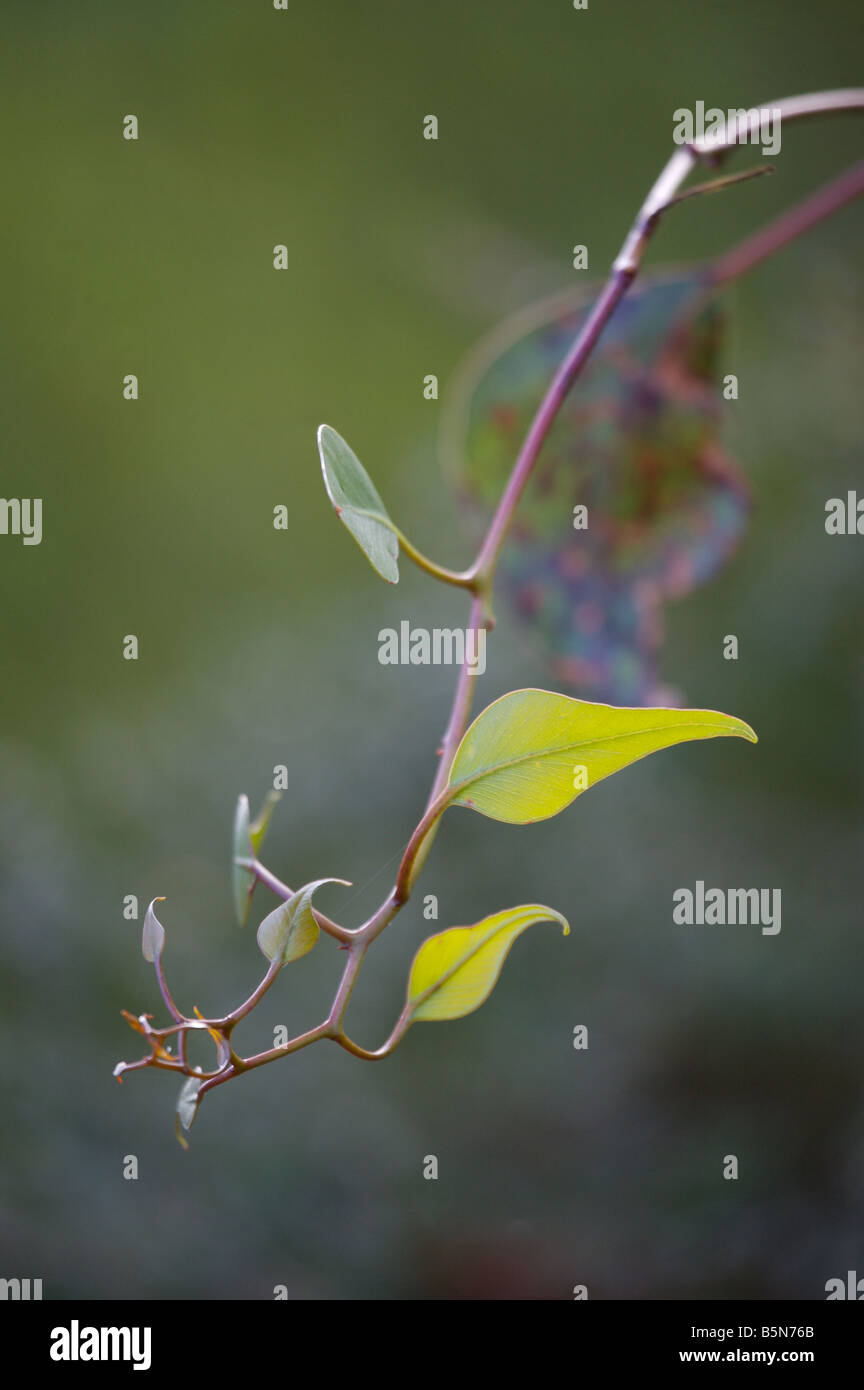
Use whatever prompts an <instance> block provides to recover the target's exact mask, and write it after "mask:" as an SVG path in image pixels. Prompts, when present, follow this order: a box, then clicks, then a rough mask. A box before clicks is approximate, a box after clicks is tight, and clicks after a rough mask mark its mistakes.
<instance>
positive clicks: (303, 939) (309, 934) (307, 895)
mask: <svg viewBox="0 0 864 1390" xmlns="http://www.w3.org/2000/svg"><path fill="white" fill-rule="evenodd" d="M322 883H343V884H345V886H346V887H348V888H350V886H351V885H350V884H349V883H348V881H347V879H344V878H316V879H315V880H314V882H312V883H307V884H306V885H305V887H303V888H299V889H298V890H297V892H296V893H294V894H293V895H292V897H290V898H288V899H286V901H285V902H284V903H280V904H279V906H278V907H277V908H275V909H274V910H273V912H271V913H269V915H268V916H267V917H265V918H264V920H263V922H262V923H261V925H260V926H259V928H258V945H259V946H260V948H261V952H262V954H263V955H265V956H266V957H267V959H268V960H270V961H276V960H278V961H280V963H281V964H282V965H287V964H288V963H289V961H292V960H299V959H300V957H301V956H305V955H306V952H307V951H311V950H312V947H313V946H314V945H315V942H316V941H317V940H318V936H319V928H318V923H317V922H316V921H315V914H314V913H313V911H312V895H313V893H314V892H315V890H316V888H320V887H321V884H322Z"/></svg>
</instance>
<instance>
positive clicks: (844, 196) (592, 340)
mask: <svg viewBox="0 0 864 1390" xmlns="http://www.w3.org/2000/svg"><path fill="white" fill-rule="evenodd" d="M769 109H770V110H771V111H772V114H773V113H776V114H778V115H779V117H780V121H781V124H782V123H786V122H789V121H792V120H798V119H803V118H805V117H810V116H817V115H826V114H830V113H834V112H839V111H858V110H864V89H848V90H843V91H836V92H819V93H813V94H810V95H807V96H799V97H791V98H786V99H784V100H782V101H779V102H773V103H771V105H770V108H769ZM764 110H765V108H763V107H754V108H752V109H751V110H749V111H747V112H745V113H744V115H743V119H742V120H741V121H737V122H736V121H733V122H731V123H730V124H729V125H727V127H726V129H725V131H724V132H723V133H722V134H716V135H712V136H710V137H705V138H703V139H701V140H698V141H694V142H693V143H692V144H691V145H685V146H682V147H681V148H679V149H677V150H676V151H675V153H674V154H673V155H672V156H671V158H670V159H669V160H668V161H667V163H666V165H665V166H664V168H663V169H662V170H661V173H660V175H659V177H658V178H657V179H656V180H655V182H654V184H653V186H652V188H651V190H650V192H649V194H648V196H647V198H646V199H645V201H644V202H643V204H642V206H641V208H640V209H639V212H638V214H637V216H636V218H635V220H634V222H633V224H632V226H631V228H630V230H629V232H628V234H627V236H626V238H625V240H624V243H623V245H622V247H621V250H620V252H619V254H618V256H617V257H616V259H615V261H614V262H613V265H612V269H611V271H610V274H609V277H608V279H607V281H606V283H605V285H604V286H603V289H602V290H601V292H600V295H599V297H598V299H597V301H596V303H595V304H594V307H593V309H592V310H591V312H590V314H589V315H588V317H587V319H586V320H585V322H584V324H583V326H582V328H581V330H580V332H579V334H578V335H577V337H576V339H575V341H574V342H573V344H572V345H571V347H570V348H569V350H568V352H567V354H566V356H565V357H564V359H563V361H562V362H561V364H560V365H559V367H558V368H557V370H556V372H555V374H554V376H553V378H552V381H551V382H550V384H549V387H548V389H547V391H546V393H545V395H544V397H543V399H542V401H541V402H540V405H539V406H538V409H537V412H536V414H535V416H534V418H533V420H532V422H531V425H530V427H529V429H528V432H527V434H526V436H525V440H524V442H523V444H522V447H521V449H520V451H519V454H518V456H517V459H516V461H515V463H514V466H513V469H512V472H511V474H510V477H509V479H508V481H507V484H506V486H505V488H504V492H503V494H502V496H501V499H500V501H499V503H498V506H497V508H496V509H495V512H494V514H493V516H492V519H491V521H490V524H489V527H488V530H487V532H486V535H485V538H484V540H483V542H482V544H481V546H480V549H479V551H478V555H477V559H476V561H475V563H474V564H473V565H472V566H471V567H470V568H469V569H468V570H465V571H462V572H457V571H453V570H447V569H444V568H443V567H440V566H438V565H436V564H434V563H433V562H432V561H431V560H428V559H427V558H426V556H424V555H422V554H421V553H420V551H418V550H416V548H415V547H414V546H413V545H411V544H410V542H408V541H406V540H405V538H404V536H402V534H401V532H398V531H397V535H398V537H399V541H400V544H401V545H402V547H403V549H404V550H405V552H406V554H407V555H408V557H409V558H410V559H411V560H412V561H413V562H414V563H415V564H417V565H419V566H420V568H421V569H423V570H425V571H426V572H427V573H429V574H432V575H434V576H435V577H436V578H438V579H442V580H443V581H444V582H446V583H450V584H456V585H458V586H460V587H462V588H466V589H468V590H469V591H470V592H471V594H472V602H471V610H470V616H469V626H470V628H471V629H479V628H480V627H481V626H484V625H485V626H488V627H491V626H492V624H493V621H494V619H493V618H492V615H491V611H490V602H491V594H492V589H493V584H494V575H495V568H496V565H497V561H498V557H499V554H500V551H501V547H502V545H503V543H504V540H505V538H506V535H507V532H508V530H509V528H510V525H511V523H512V520H513V516H514V514H515V511H516V508H517V506H518V504H519V501H520V499H521V497H522V495H523V493H524V491H525V488H526V487H527V485H528V482H529V480H530V477H531V474H532V472H533V469H534V466H535V464H536V462H537V459H538V457H539V455H540V452H541V450H542V448H543V446H544V444H545V442H546V440H547V438H548V436H549V433H550V430H551V429H552V427H553V425H554V423H555V421H556V419H557V417H558V413H559V411H560V409H561V406H562V404H563V402H564V400H565V399H566V397H567V395H568V393H569V391H570V389H571V387H572V386H573V384H574V382H575V381H576V380H577V378H578V376H579V374H580V372H581V371H582V369H583V367H584V366H585V363H586V362H587V360H588V358H589V357H590V355H591V352H592V351H593V349H594V347H595V346H596V344H597V342H598V340H599V338H600V336H601V334H602V332H603V330H604V328H605V326H606V324H607V323H608V321H609V319H610V318H611V317H612V314H613V313H614V312H615V309H616V308H617V306H618V304H619V303H620V301H621V299H622V298H623V297H624V295H625V294H626V292H627V290H628V288H629V286H630V284H631V283H632V281H633V280H634V279H635V277H636V275H637V273H638V271H639V268H640V266H641V263H642V258H643V255H644V252H645V248H646V246H647V244H648V242H649V241H650V239H651V237H652V236H653V234H654V232H655V230H656V227H657V225H658V223H659V221H660V219H661V217H662V215H663V213H664V212H665V211H667V210H668V209H669V208H670V207H672V206H674V205H675V204H677V203H678V202H680V201H683V199H685V198H688V197H691V196H695V195H697V194H699V193H704V192H713V191H717V190H719V189H721V188H725V187H728V186H730V185H732V184H735V183H739V182H741V181H742V180H744V179H747V178H753V177H756V175H757V174H758V173H761V172H765V170H763V169H761V168H760V169H756V170H751V171H750V172H749V173H745V174H743V175H740V176H733V177H731V178H726V179H719V180H715V181H714V182H713V183H709V184H705V185H700V186H698V187H696V188H692V189H691V190H689V192H686V193H684V194H681V193H680V192H679V190H680V189H681V186H682V184H683V183H684V182H685V180H686V179H687V177H688V175H689V174H690V172H691V171H692V169H693V168H694V167H695V166H696V165H697V163H699V161H700V160H703V159H704V160H708V161H709V162H713V163H716V162H717V160H718V159H719V157H720V156H721V155H723V154H725V153H726V152H728V151H729V150H730V149H731V148H732V147H733V146H734V145H735V144H737V143H745V142H746V141H747V139H748V137H749V135H750V134H751V133H752V132H754V131H756V130H758V129H759V126H760V123H761V118H762V113H763V111H764ZM862 192H864V163H862V164H858V165H856V166H855V167H854V168H852V169H851V170H849V171H847V172H846V173H845V174H843V175H841V176H840V177H839V178H838V179H836V180H834V182H833V183H830V184H828V185H826V186H825V187H824V188H822V189H820V190H818V191H817V192H816V193H815V194H814V195H812V196H811V197H810V198H809V199H807V200H806V201H805V202H803V203H802V204H800V205H799V206H798V207H796V208H793V209H792V210H791V211H789V212H787V213H786V214H784V215H783V216H782V217H780V218H779V219H777V220H776V221H775V222H772V223H771V224H770V225H769V226H767V227H765V228H763V229H762V230H761V231H759V232H757V233H755V234H754V235H753V236H751V237H750V238H749V239H747V240H746V241H744V242H743V243H741V245H740V246H738V247H735V248H733V250H731V251H729V252H727V253H726V254H725V256H722V257H720V258H719V259H718V260H717V261H716V262H715V263H714V266H713V276H714V279H715V280H716V281H717V283H724V282H725V281H727V280H731V279H733V278H734V277H735V276H736V275H739V274H741V273H742V272H743V271H745V270H748V269H749V268H750V267H751V266H753V265H756V264H758V263H759V262H760V261H762V260H764V259H765V258H766V257H767V256H769V255H771V254H772V253H773V252H774V251H776V250H778V249H779V248H780V247H782V246H784V245H786V244H787V243H788V242H790V241H792V240H793V239H794V238H795V237H797V236H800V235H801V234H802V233H803V232H805V231H807V230H808V229H809V228H810V227H812V226H814V225H815V224H816V223H817V222H819V221H821V220H822V219H823V218H825V217H828V216H829V215H830V214H831V213H832V212H834V211H836V210H837V209H838V208H840V207H842V206H843V205H844V204H845V203H847V202H849V201H850V200H851V199H852V198H855V197H857V196H859V194H861V193H862ZM393 529H394V530H396V528H395V527H394V528H393ZM466 645H467V644H466ZM473 680H474V678H473V677H472V676H471V674H470V668H469V664H468V660H467V653H466V660H465V662H464V663H463V665H462V668H461V670H460V673H459V677H458V680H457V684H456V689H455V692H454V696H453V702H452V707H451V711H450V717H449V720H448V723H447V727H446V730H445V733H444V737H443V740H442V743H441V747H440V749H439V754H440V761H439V764H438V768H437V771H436V774H435V777H434V779H433V783H432V787H431V790H430V793H429V797H428V800H427V802H426V807H425V810H424V812H423V815H422V817H421V819H420V821H419V822H418V824H417V826H416V828H415V830H414V831H413V833H412V835H411V838H410V839H409V841H408V845H407V847H406V849H405V853H404V855H403V857H402V861H401V863H400V866H399V870H398V875H397V880H396V884H395V886H394V888H393V889H392V890H391V892H390V893H389V895H388V896H387V898H386V899H385V900H384V902H383V903H382V904H381V906H380V907H379V908H378V909H377V911H376V912H375V913H374V914H373V915H372V916H371V917H370V918H369V920H368V921H367V922H365V923H364V924H363V926H362V927H358V928H357V929H356V930H354V931H349V930H348V929H346V928H344V927H341V926H339V924H338V923H336V922H333V921H331V919H330V918H329V917H326V916H325V915H324V914H323V913H320V912H318V911H317V910H314V909H313V911H314V916H315V920H316V922H317V923H318V925H319V927H320V928H321V930H322V931H325V932H327V933H328V934H329V935H331V936H334V937H336V939H337V940H338V941H340V943H341V944H342V945H343V946H347V948H348V958H347V960H346V962H345V966H344V969H343V971H342V976H341V979H340V982H339V985H338V987H337V990H336V994H335V996H334V999H333V1003H332V1005H331V1008H330V1012H329V1014H328V1016H327V1018H326V1019H325V1020H324V1022H323V1023H320V1024H318V1026H317V1027H315V1028H312V1029H310V1030H309V1031H308V1032H306V1033H302V1034H300V1035H299V1036H298V1037H296V1038H293V1039H292V1040H291V1041H290V1042H288V1043H285V1044H284V1045H283V1046H282V1047H275V1048H270V1049H268V1050H267V1051H264V1052H260V1053H257V1054H255V1055H254V1056H252V1057H247V1058H243V1057H240V1056H238V1055H237V1054H236V1053H235V1052H234V1051H233V1049H232V1048H231V1045H230V1033H231V1030H232V1029H233V1027H234V1025H235V1024H236V1023H237V1022H239V1021H240V1019H242V1018H245V1017H246V1015H247V1014H248V1013H250V1012H251V1011H252V1010H253V1009H254V1008H255V1006H256V1005H257V1004H258V1003H259V1002H260V1000H261V999H262V998H263V996H264V994H265V993H266V992H267V990H268V989H269V988H270V986H271V985H272V984H273V982H274V980H275V979H276V976H277V975H278V974H279V973H280V968H281V967H280V966H279V965H278V964H277V963H275V962H274V963H273V964H271V965H270V967H269V968H268V970H267V972H266V973H265V975H264V977H263V979H262V980H261V981H260V983H259V984H258V986H257V987H256V989H255V990H253V992H252V994H251V995H250V996H249V998H248V999H247V1000H246V1001H245V1003H243V1004H241V1005H240V1006H239V1007H238V1008H237V1009H235V1010H234V1011H233V1013H231V1014H228V1015H226V1017H224V1018H222V1019H215V1020H200V1021H196V1020H191V1019H187V1018H184V1016H183V1015H182V1014H180V1012H179V1010H178V1009H177V1008H176V1005H175V1004H174V1002H173V999H172V997H171V994H170V992H169V990H168V987H167V985H166V983H165V979H164V975H163V973H162V968H161V963H160V961H158V960H157V962H156V974H157V979H158V981H159V988H160V990H161V993H162V997H163V1000H164V1001H165V1005H166V1007H167V1009H168V1011H169V1013H170V1014H171V1015H172V1017H173V1019H174V1020H175V1022H174V1025H173V1026H171V1027H168V1028H165V1029H159V1030H157V1029H152V1028H151V1027H150V1024H149V1021H148V1019H147V1016H145V1015H142V1016H140V1017H139V1018H138V1019H137V1020H133V1019H132V1016H131V1015H127V1018H128V1019H129V1021H130V1022H131V1023H132V1024H133V1027H136V1028H137V1031H139V1032H142V1033H144V1035H145V1036H146V1037H147V1038H148V1040H149V1041H150V1044H151V1048H152V1055H151V1056H150V1057H147V1058H144V1059H142V1060H141V1061H140V1062H133V1063H128V1064H127V1063H120V1064H118V1067H117V1068H116V1069H115V1075H117V1077H118V1079H120V1078H121V1073H122V1072H123V1071H134V1070H139V1069H141V1068H143V1067H145V1066H157V1067H162V1068H164V1069H165V1070H172V1071H178V1072H182V1073H184V1074H185V1075H188V1076H192V1075H195V1076H201V1077H202V1078H203V1079H202V1082H201V1085H200V1088H199V1090H198V1099H199V1101H200V1099H201V1098H202V1097H203V1095H204V1094H205V1093H206V1092H207V1091H209V1090H212V1089H213V1088H214V1087H215V1086H220V1085H222V1084H223V1083H224V1082H225V1081H229V1080H231V1079H232V1078H233V1077H235V1076H238V1075H241V1074H242V1073H243V1072H244V1071H250V1070H252V1069H253V1068H255V1067H259V1066H263V1065H265V1064H266V1063H268V1062H271V1061H275V1060H277V1059H278V1058H280V1057H285V1056H287V1055H288V1054H289V1053H291V1052H296V1051H298V1050H299V1049H301V1048H303V1047H308V1046H309V1045H310V1044H311V1043H313V1042H318V1041H319V1040H321V1039H324V1038H329V1039H330V1040H331V1041H334V1042H336V1043H338V1045H339V1046H340V1047H343V1048H345V1049H346V1050H347V1051H348V1052H350V1053H352V1054H353V1055H354V1056H357V1057H362V1058H364V1059H366V1060H369V1061H375V1060H378V1059H380V1058H381V1057H384V1056H386V1055H387V1054H388V1053H389V1052H391V1051H392V1050H393V1048H394V1047H395V1046H396V1045H397V1043H398V1042H399V1041H400V1039H401V1037H402V1036H403V1034H404V1032H405V1031H406V1029H407V1028H408V1026H409V1024H410V1017H411V1016H410V1013H409V1012H408V1010H407V1006H406V1007H404V1008H403V1010H402V1013H401V1014H400V1015H399V1018H398V1019H397V1021H396V1024H395V1026H394V1028H393V1031H392V1032H391V1034H390V1037H389V1038H388V1039H387V1041H386V1042H385V1043H384V1044H383V1045H382V1046H381V1047H380V1048H378V1049H377V1050H376V1051H367V1050H366V1049H365V1048H362V1047H360V1046H359V1045H358V1044H357V1043H354V1042H353V1041H352V1040H351V1039H350V1038H348V1036H347V1035H346V1033H345V1029H344V1025H343V1021H344V1017H345V1013H346V1011H347V1008H348V1004H349V1001H350V998H351V994H352V991H353V989H354V985H355V983H356V980H357V976H358V974H359V971H360V968H361V966H362V964H363V960H364V958H365V956H366V952H367V950H368V948H369V946H370V945H371V943H372V942H373V941H374V939H375V938H376V936H378V935H379V934H380V933H381V932H382V931H383V930H384V929H385V927H386V926H387V925H388V924H389V923H390V922H391V921H392V920H393V918H394V917H395V916H396V915H397V913H398V912H399V911H400V910H401V908H402V907H403V906H404V904H405V903H406V902H407V901H408V898H409V896H410V893H411V890H412V887H413V883H414V880H415V878H416V876H417V874H418V873H419V871H420V869H421V867H422V865H423V862H424V861H425V858H426V855H427V853H428V851H429V848H430V845H431V843H432V839H433V838H434V833H435V830H436V827H437V823H438V821H439V819H440V817H441V815H442V814H443V812H444V811H445V810H446V808H447V806H448V805H449V803H450V801H451V800H452V797H453V791H452V789H451V788H450V787H449V774H450V770H451V767H452V763H453V758H454V755H455V752H456V749H457V747H458V745H459V742H460V741H461V739H462V737H463V735H464V733H465V729H466V728H467V725H468V719H469V717H470V712H471V704H472V696H473V690H474V686H473ZM262 814H263V813H262ZM264 823H265V824H266V821H265V822H264ZM236 862H237V863H238V864H239V865H240V866H241V867H243V868H245V869H248V870H249V871H250V872H251V873H254V874H255V876H256V878H257V879H258V880H259V881H260V882H262V883H264V884H265V885H266V886H267V887H268V888H270V889H271V891H272V892H274V893H275V894H276V895H277V896H278V897H280V898H282V899H288V898H291V897H292V896H293V893H292V890H291V889H290V888H289V887H288V886H287V885H286V884H284V883H282V882H281V880H280V879H278V878H277V877H276V876H275V874H272V873H271V872H270V871H269V870H268V869H266V868H265V867H264V866H263V865H262V864H261V863H259V861H258V859H257V857H255V858H252V859H238V860H237V861H236ZM196 1027H197V1028H201V1027H206V1028H207V1029H208V1030H209V1031H210V1032H211V1034H212V1035H213V1036H214V1038H215V1039H216V1041H217V1044H218V1046H219V1050H220V1067H219V1069H218V1070H217V1071H215V1072H213V1073H202V1072H199V1071H197V1070H196V1069H193V1068H191V1067H190V1066H189V1065H188V1063H187V1061H186V1035H187V1032H189V1031H190V1030H191V1029H192V1028H196ZM175 1032H176V1033H178V1034H179V1045H178V1057H177V1058H176V1059H174V1058H173V1057H171V1056H170V1054H168V1053H167V1052H166V1050H165V1048H164V1046H163V1043H162V1039H163V1038H165V1037H167V1036H169V1035H171V1034H173V1033H175Z"/></svg>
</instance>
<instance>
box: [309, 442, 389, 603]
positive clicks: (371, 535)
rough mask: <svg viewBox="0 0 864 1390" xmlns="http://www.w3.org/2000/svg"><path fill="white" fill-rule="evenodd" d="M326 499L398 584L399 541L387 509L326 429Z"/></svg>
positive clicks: (322, 450) (321, 447)
mask: <svg viewBox="0 0 864 1390" xmlns="http://www.w3.org/2000/svg"><path fill="white" fill-rule="evenodd" d="M318 452H319V454H320V455H321V468H322V471H323V473H324V486H325V487H326V489H327V496H328V497H329V498H330V501H331V502H332V503H333V506H334V508H335V510H336V514H337V516H338V517H339V520H340V521H341V522H342V525H343V526H346V527H347V528H348V530H349V531H350V532H351V535H352V536H353V537H354V539H355V541H356V542H357V544H358V545H359V547H360V549H361V550H362V551H363V553H364V554H365V556H366V558H367V559H368V561H369V563H370V565H371V566H372V568H373V569H374V570H377V572H378V574H380V575H381V578H382V579H386V580H387V582H388V584H397V583H398V582H399V539H398V536H397V534H396V530H395V527H394V526H393V523H392V521H391V520H390V517H389V516H388V514H387V508H386V507H385V506H384V503H383V502H382V501H381V498H380V497H379V496H378V492H377V490H376V488H375V485H374V483H373V482H372V479H371V478H370V477H369V474H368V473H367V472H366V469H365V468H364V467H363V465H362V463H361V462H360V460H359V459H358V457H357V455H356V454H355V453H354V450H353V449H352V448H351V447H350V445H349V444H346V442H345V440H344V439H343V438H342V436H341V434H337V433H336V431H335V430H334V429H331V427H330V426H329V425H322V426H321V427H320V429H319V430H318Z"/></svg>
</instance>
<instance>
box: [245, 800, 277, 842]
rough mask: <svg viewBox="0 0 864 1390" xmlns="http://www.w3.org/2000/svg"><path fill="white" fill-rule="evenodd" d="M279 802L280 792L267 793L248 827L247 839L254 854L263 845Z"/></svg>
mask: <svg viewBox="0 0 864 1390" xmlns="http://www.w3.org/2000/svg"><path fill="white" fill-rule="evenodd" d="M281 800H282V793H281V792H277V791H273V790H271V791H269V792H268V793H267V795H266V797H265V798H264V805H263V806H262V807H261V810H260V811H259V812H258V814H257V816H256V817H255V819H254V821H253V822H252V824H251V825H250V826H249V839H250V840H251V841H252V848H253V850H254V851H255V853H256V854H257V853H258V851H259V850H260V848H261V846H262V845H263V843H264V837H265V836H266V834H267V831H268V829H269V827H270V818H271V816H272V815H273V812H274V811H275V809H276V807H277V806H278V805H279V802H280V801H281Z"/></svg>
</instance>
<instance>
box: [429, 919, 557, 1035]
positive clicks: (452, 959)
mask: <svg viewBox="0 0 864 1390" xmlns="http://www.w3.org/2000/svg"><path fill="white" fill-rule="evenodd" d="M535 922H558V923H560V925H561V926H562V927H563V929H564V935H565V936H566V935H567V934H568V932H569V931H570V927H569V925H568V923H567V921H566V919H565V918H564V917H562V916H561V913H560V912H555V911H554V909H553V908H550V907H541V906H540V905H539V904H537V903H530V904H528V905H527V906H525V907H511V908H507V909H506V910H505V911H504V912H495V913H493V914H492V916H491V917H484V918H483V921H482V922H477V924H476V925H475V926H473V927H451V928H450V929H449V931H444V932H440V933H439V934H438V935H437V936H430V937H429V939H428V941H424V942H423V945H422V946H421V947H420V950H419V951H418V952H417V954H416V956H415V957H414V963H413V965H412V966H411V974H410V976H409V979H408V998H407V1001H406V1005H405V1010H406V1013H407V1014H408V1015H409V1016H410V1021H411V1022H412V1023H414V1022H416V1021H417V1020H421V1019H425V1020H427V1021H430V1020H433V1019H448V1018H462V1017H463V1016H464V1015H465V1014H470V1013H472V1012H473V1011H474V1009H477V1008H479V1007H480V1005H481V1004H482V1003H483V1001H484V1000H485V999H488V997H489V995H490V994H491V993H492V989H493V987H494V985H495V982H496V981H497V979H498V976H499V975H500V973H501V967H502V965H503V964H504V961H505V960H506V958H507V953H508V951H509V950H510V947H511V946H512V945H513V942H514V941H515V940H516V938H517V936H519V935H520V934H521V933H522V932H523V931H525V929H526V927H531V926H533V925H534V923H535Z"/></svg>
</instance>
